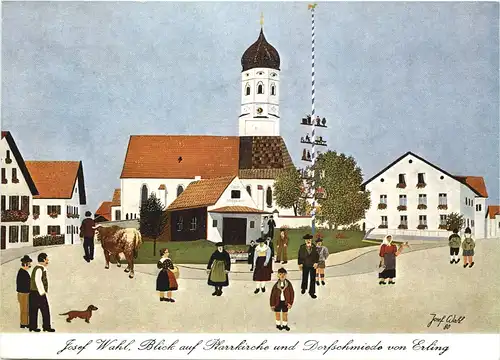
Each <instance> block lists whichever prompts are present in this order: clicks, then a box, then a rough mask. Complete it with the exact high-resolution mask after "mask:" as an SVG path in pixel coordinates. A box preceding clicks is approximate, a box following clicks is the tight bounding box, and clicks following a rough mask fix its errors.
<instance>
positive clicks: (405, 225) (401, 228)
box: [398, 224, 408, 230]
mask: <svg viewBox="0 0 500 360" xmlns="http://www.w3.org/2000/svg"><path fill="white" fill-rule="evenodd" d="M398 229H399V230H407V229H408V225H407V224H399V226H398Z"/></svg>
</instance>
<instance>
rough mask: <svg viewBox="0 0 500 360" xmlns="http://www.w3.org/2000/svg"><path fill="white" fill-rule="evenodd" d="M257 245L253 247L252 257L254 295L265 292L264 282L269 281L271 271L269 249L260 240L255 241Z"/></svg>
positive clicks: (262, 240) (264, 242) (263, 241)
mask: <svg viewBox="0 0 500 360" xmlns="http://www.w3.org/2000/svg"><path fill="white" fill-rule="evenodd" d="M257 243H258V245H257V246H256V247H255V255H254V257H253V268H254V270H253V281H255V284H256V289H255V291H254V294H257V293H258V292H259V291H261V290H262V292H266V281H270V280H271V273H272V269H271V267H270V266H269V264H270V262H271V248H270V247H269V246H268V245H267V244H266V241H265V240H264V239H262V238H260V239H258V240H257Z"/></svg>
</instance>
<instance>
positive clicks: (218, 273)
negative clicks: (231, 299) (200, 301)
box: [207, 242, 231, 296]
mask: <svg viewBox="0 0 500 360" xmlns="http://www.w3.org/2000/svg"><path fill="white" fill-rule="evenodd" d="M215 246H217V249H216V250H215V251H214V252H213V254H212V256H210V260H209V261H208V265H207V273H208V285H210V286H213V287H215V291H214V292H213V293H212V296H221V295H222V288H223V287H224V286H229V276H228V274H229V271H231V257H230V256H229V253H228V252H227V251H226V250H225V249H224V243H222V242H218V243H217V244H215Z"/></svg>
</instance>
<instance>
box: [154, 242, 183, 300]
mask: <svg viewBox="0 0 500 360" xmlns="http://www.w3.org/2000/svg"><path fill="white" fill-rule="evenodd" d="M160 255H161V259H160V260H159V261H158V264H157V267H158V269H161V270H160V272H159V274H158V277H157V278H156V291H158V292H159V293H160V301H167V302H175V300H174V299H172V291H175V290H177V289H178V285H177V280H176V278H175V274H174V272H173V271H174V270H175V267H174V263H173V262H172V260H170V258H169V255H170V253H169V251H168V249H161V250H160ZM165 292H167V297H165Z"/></svg>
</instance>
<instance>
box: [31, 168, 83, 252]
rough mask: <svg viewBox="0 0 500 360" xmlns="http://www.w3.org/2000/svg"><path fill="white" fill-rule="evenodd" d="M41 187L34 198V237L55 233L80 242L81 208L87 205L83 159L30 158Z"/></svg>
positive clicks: (38, 187) (38, 186) (33, 174)
mask: <svg viewBox="0 0 500 360" xmlns="http://www.w3.org/2000/svg"><path fill="white" fill-rule="evenodd" d="M26 167H27V168H28V171H29V173H30V175H31V177H32V179H33V181H34V183H35V185H36V187H37V189H38V192H39V193H38V195H35V196H34V197H33V216H34V220H33V236H34V237H37V236H46V235H53V236H57V237H60V238H61V241H64V244H79V243H80V236H79V229H80V223H81V221H82V218H83V216H82V214H81V207H82V205H86V203H87V197H86V193H85V180H84V176H83V165H82V162H81V161H26Z"/></svg>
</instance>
